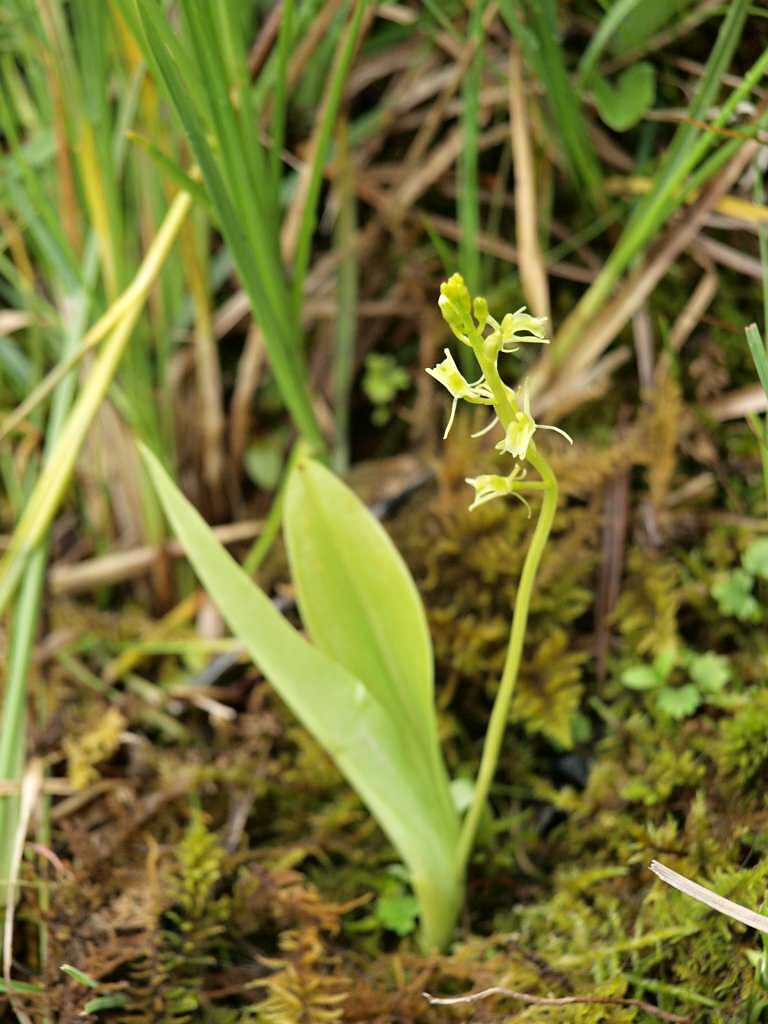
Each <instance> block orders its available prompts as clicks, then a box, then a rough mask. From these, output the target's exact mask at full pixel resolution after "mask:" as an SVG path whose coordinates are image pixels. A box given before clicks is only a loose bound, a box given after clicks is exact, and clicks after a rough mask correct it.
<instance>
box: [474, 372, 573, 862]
mask: <svg viewBox="0 0 768 1024" xmlns="http://www.w3.org/2000/svg"><path fill="white" fill-rule="evenodd" d="M486 378H487V379H488V382H489V384H491V381H490V379H489V378H488V375H487V374H486ZM491 387H493V385H492V384H491ZM527 460H528V462H530V464H531V465H532V466H533V468H534V469H535V470H536V471H537V472H538V473H539V475H540V476H541V479H542V482H543V483H544V484H545V490H544V498H543V501H542V504H541V510H540V512H539V518H538V521H537V523H536V529H535V531H534V534H533V537H532V539H531V545H530V547H529V548H528V554H527V555H526V556H525V563H524V564H523V571H522V574H521V576H520V585H519V586H518V589H517V597H516V598H515V610H514V614H513V616H512V629H511V630H510V634H509V646H508V648H507V657H506V661H505V663H504V671H503V672H502V676H501V683H500V684H499V691H498V693H497V694H496V700H495V702H494V705H493V711H492V712H491V720H490V722H489V724H488V731H487V733H486V735H485V744H484V746H483V754H482V758H481V759H480V769H479V771H478V773H477V781H476V782H475V791H474V794H473V796H472V803H471V805H470V808H469V810H468V811H467V815H466V817H465V818H464V822H463V824H462V828H461V835H460V836H459V845H458V849H457V870H458V874H459V876H460V877H463V876H464V873H465V872H466V868H467V862H468V860H469V855H470V853H471V852H472V846H473V845H474V841H475V836H476V834H477V827H478V824H479V822H480V816H481V814H482V812H483V808H484V807H485V802H486V799H487V797H488V791H489V789H490V787H491V783H492V781H493V777H494V775H495V774H496V766H497V764H498V761H499V752H500V750H501V744H502V740H503V738H504V731H505V729H506V725H507V720H508V718H509V705H510V702H511V700H512V695H513V693H514V690H515V683H516V681H517V673H518V669H519V667H520V658H521V656H522V652H523V641H524V640H525V627H526V624H527V622H528V610H529V608H530V604H531V594H532V592H533V585H534V582H535V580H536V573H537V571H538V568H539V563H540V562H541V556H542V554H543V553H544V548H545V547H546V543H547V540H548V538H549V534H550V531H551V529H552V523H553V521H554V518H555V511H556V509H557V480H556V479H555V475H554V473H553V472H552V470H551V468H550V466H549V463H548V462H547V460H546V459H545V458H544V456H543V455H541V453H540V452H539V451H538V450H537V449H536V446H535V444H534V443H533V442H531V444H530V446H529V448H528V454H527Z"/></svg>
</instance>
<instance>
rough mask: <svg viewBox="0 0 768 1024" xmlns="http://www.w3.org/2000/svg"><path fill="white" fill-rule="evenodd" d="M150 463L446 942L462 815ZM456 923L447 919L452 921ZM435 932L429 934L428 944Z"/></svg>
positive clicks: (455, 896)
mask: <svg viewBox="0 0 768 1024" xmlns="http://www.w3.org/2000/svg"><path fill="white" fill-rule="evenodd" d="M141 450H142V455H143V457H144V461H145V463H146V466H147V470H148V472H149V475H150V477H151V479H152V482H153V484H154V486H155V489H156V491H157V493H158V496H159V498H160V501H161V503H162V506H163V509H164V511H165V514H166V516H167V517H168V520H169V522H170V524H171V526H172V527H173V530H174V532H175V534H176V536H177V537H178V539H179V541H180V542H181V544H182V546H183V547H184V550H185V552H186V553H187V557H188V559H189V561H190V563H191V564H192V567H193V568H194V570H195V572H196V573H197V575H198V576H199V578H200V580H201V582H202V583H203V585H204V586H205V588H206V590H207V591H208V593H209V594H210V596H211V598H212V599H213V600H214V601H215V602H216V604H217V606H218V608H219V610H220V611H221V614H222V615H223V617H224V619H225V621H226V622H227V624H228V625H229V627H230V629H231V630H232V632H233V633H234V634H235V635H236V636H237V637H238V638H239V639H240V641H241V642H242V643H243V644H244V645H245V647H246V649H247V650H248V653H249V654H250V655H251V657H252V658H253V660H254V662H255V663H256V664H257V665H258V666H259V668H260V669H261V671H262V672H263V673H264V675H265V676H266V677H267V679H268V680H269V681H270V683H271V684H272V685H273V686H274V688H275V690H277V692H278V693H279V695H280V696H281V697H282V699H283V700H284V701H285V703H286V704H287V705H288V707H289V708H290V709H291V711H292V712H293V713H294V714H295V715H296V717H297V718H298V719H299V720H300V721H301V722H302V723H303V725H304V726H305V727H306V728H307V729H308V730H309V731H310V732H311V733H312V734H313V735H314V736H315V737H316V739H317V740H318V741H319V742H320V743H321V744H322V745H323V746H324V747H325V749H326V750H327V751H328V753H329V754H330V755H331V757H332V758H333V759H334V761H335V762H336V764H337V765H338V767H339V769H340V770H341V771H342V772H343V774H344V775H345V776H346V778H347V779H348V780H349V782H350V783H351V784H352V785H353V786H354V788H355V789H356V790H357V792H358V793H359V794H360V797H361V798H362V800H363V801H364V802H365V803H366V804H367V806H368V807H369V809H370V810H371V812H372V813H373V814H374V815H375V817H376V818H377V819H378V821H379V824H380V825H381V827H382V828H383V829H384V831H385V832H386V833H387V835H388V836H389V838H390V839H391V841H392V843H393V844H394V845H395V847H397V849H398V850H399V852H400V854H401V855H402V857H403V859H404V860H405V862H406V863H407V865H408V867H409V869H410V871H411V872H412V882H413V886H414V889H415V890H416V892H417V894H418V896H419V899H420V901H421V905H422V911H423V916H422V921H423V924H424V925H425V928H426V927H427V926H428V922H426V921H425V920H424V912H426V913H427V914H430V913H432V915H433V917H440V915H444V918H445V920H438V921H437V922H436V923H434V924H433V926H432V928H431V933H432V935H436V936H439V938H438V939H436V941H437V942H439V943H441V942H444V941H445V939H446V938H447V936H446V935H445V929H446V920H448V921H451V922H452V920H453V917H454V915H455V911H456V909H457V906H458V902H459V900H460V894H461V886H460V882H459V881H458V880H457V879H456V878H455V873H454V871H453V856H454V850H455V846H456V842H457V839H458V822H457V819H456V816H455V815H454V816H453V818H452V819H448V818H447V817H446V816H445V815H444V814H441V813H439V812H438V811H437V810H436V808H437V807H438V806H439V804H440V796H439V794H437V793H436V792H435V791H434V790H433V789H432V788H430V785H429V783H430V781H431V778H430V775H429V772H425V770H424V767H423V765H421V764H419V763H418V762H417V761H416V760H415V758H414V752H413V751H412V750H411V749H410V747H409V745H408V744H407V743H406V742H405V739H404V736H403V733H402V730H401V728H400V727H399V725H398V723H397V722H396V721H395V720H394V719H393V718H392V717H391V715H390V714H389V712H388V710H387V708H386V707H385V706H384V705H383V704H382V703H381V702H380V701H379V700H378V699H377V698H376V696H375V694H374V693H373V692H372V691H371V690H370V689H369V688H368V687H367V686H366V685H364V684H363V683H362V682H361V681H360V679H358V678H357V677H356V676H355V675H354V674H353V673H352V672H350V671H349V670H347V669H346V668H345V667H344V666H343V665H340V664H338V663H337V662H335V661H334V660H333V659H332V658H331V657H329V656H328V655H327V654H326V653H325V652H323V651H322V650H319V649H318V648H316V647H313V646H312V645H310V644H309V643H308V642H307V641H306V640H305V639H304V638H303V637H302V636H301V635H300V634H299V633H298V632H297V631H296V630H295V629H294V628H293V626H291V624H290V623H289V622H288V621H287V619H285V618H284V617H283V616H282V615H281V614H280V613H279V612H278V611H277V609H276V608H275V607H274V605H273V604H272V602H271V601H270V600H269V598H268V597H267V596H266V594H264V593H263V591H262V590H260V588H259V587H258V586H257V585H256V584H255V583H254V582H253V581H252V580H251V579H250V578H249V577H248V576H247V575H246V574H245V573H244V572H243V570H242V569H241V568H240V566H238V564H237V563H236V562H235V560H234V559H233V558H232V557H231V556H230V555H229V554H228V553H227V551H226V550H225V549H224V548H223V547H222V546H221V544H220V543H219V542H218V540H217V539H216V538H215V536H214V534H213V533H212V531H211V529H210V527H209V526H208V525H207V524H206V523H205V521H204V520H203V519H202V517H201V516H200V514H199V513H198V512H197V510H196V509H195V508H194V507H193V506H192V505H191V504H190V502H189V501H187V499H186V498H185V497H184V495H183V494H182V493H181V492H180V491H179V489H178V488H177V487H176V485H175V484H174V483H173V481H172V480H171V478H170V477H169V476H168V474H167V473H166V472H165V470H164V469H163V467H162V466H161V464H160V462H159V461H158V460H157V458H156V457H155V456H154V455H153V454H152V453H151V452H150V451H149V450H148V449H146V448H144V447H142V449H141ZM448 927H450V925H448ZM432 935H430V936H429V937H428V938H427V939H425V942H426V944H431V941H432Z"/></svg>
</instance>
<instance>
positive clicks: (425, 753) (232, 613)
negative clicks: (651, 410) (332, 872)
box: [143, 274, 570, 950]
mask: <svg viewBox="0 0 768 1024" xmlns="http://www.w3.org/2000/svg"><path fill="white" fill-rule="evenodd" d="M439 304H440V310H441V312H442V314H443V317H444V319H445V321H446V323H447V324H448V326H449V327H450V329H451V330H452V332H453V334H454V335H455V336H456V338H457V339H458V340H459V341H460V342H461V343H462V344H463V345H466V346H467V347H468V349H470V350H471V353H472V354H473V355H474V358H475V359H476V361H477V363H478V365H479V369H480V376H479V377H478V378H477V380H475V381H473V382H469V381H467V380H465V378H464V377H463V376H462V375H461V373H460V372H459V369H458V367H457V366H456V363H455V362H454V360H453V357H452V356H451V354H450V351H449V350H448V349H446V358H445V359H444V360H443V361H442V362H441V363H439V364H438V365H437V366H436V367H434V369H431V370H429V371H428V372H429V373H430V374H431V375H432V376H433V377H434V378H435V379H436V380H438V381H439V382H440V383H441V384H443V385H444V386H445V387H446V388H447V389H448V391H449V392H450V394H451V396H452V398H453V411H452V412H451V416H450V420H449V424H448V426H449V429H450V426H451V424H452V423H453V419H454V413H455V411H456V406H457V404H458V402H459V400H460V399H463V400H465V401H468V402H470V403H472V404H475V405H483V406H487V407H488V409H489V411H490V412H491V414H492V419H491V422H490V424H489V426H488V428H487V429H494V428H497V429H498V430H499V432H500V434H501V440H500V441H499V442H498V444H497V446H496V447H497V448H498V450H499V451H500V452H502V453H504V454H506V455H507V456H508V457H509V458H510V459H511V460H512V462H511V466H510V471H509V473H508V474H507V475H506V476H497V475H483V476H478V477H474V478H471V479H470V480H469V481H468V483H469V484H470V485H471V486H472V487H474V490H475V498H474V501H473V503H472V505H471V506H470V507H471V508H476V507H477V506H479V505H482V504H484V503H485V502H487V501H491V500H494V499H497V498H502V497H504V496H506V495H511V496H512V497H515V498H518V499H519V500H521V501H522V502H523V503H524V504H526V506H527V507H528V508H529V514H530V506H528V502H527V496H532V495H538V496H540V497H541V499H542V501H541V505H540V511H539V515H538V520H537V523H536V527H535V529H534V531H533V535H532V538H531V543H530V546H529V549H528V552H527V555H526V559H525V563H524V565H523V570H522V575H521V578H520V583H519V586H518V590H517V598H516V602H515V609H514V614H513V619H512V628H511V632H510V640H509V648H508V651H507V657H506V662H505V666H504V670H503V673H502V678H501V682H500V684H499V690H498V693H497V697H496V700H495V703H494V706H493V711H492V714H491V718H490V722H489V726H488V730H487V734H486V738H485V744H484V747H483V753H482V757H481V762H480V769H479V772H478V776H477V779H476V781H475V784H474V787H473V788H472V790H471V794H470V796H469V801H468V806H467V809H466V813H465V814H464V815H463V817H462V814H461V811H460V810H459V808H458V807H457V802H456V800H455V799H454V792H453V790H452V788H451V785H450V783H449V779H448V773H447V771H446V766H445V762H444V760H443V756H442V752H441V749H440V743H439V739H438V723H437V714H436V711H435V702H434V693H433V691H434V683H433V654H432V644H431V640H430V636H429V632H428V629H427V620H426V615H425V612H424V608H423V606H422V603H421V599H420V597H419V594H418V592H417V590H416V586H415V584H414V582H413V579H412V578H411V576H410V574H409V572H408V570H407V568H406V566H405V563H404V562H403V560H402V558H401V557H400V555H399V554H398V552H397V550H396V549H395V547H394V545H393V544H392V542H391V540H390V539H389V537H388V536H387V534H386V533H385V531H384V530H383V528H382V527H381V525H380V524H379V523H378V521H377V520H376V519H375V518H374V517H373V516H372V515H371V513H370V512H369V511H368V509H367V508H366V507H365V506H364V505H363V504H362V502H361V501H360V500H359V499H358V498H357V497H356V495H355V494H353V492H352V491H351V490H350V489H349V488H348V487H346V486H345V485H344V484H343V483H341V481H340V480H338V479H337V478H336V477H335V476H334V475H333V474H332V473H331V472H330V471H329V470H328V469H326V468H325V466H323V465H321V464H320V463H319V462H317V461H315V460H314V459H312V458H309V457H308V456H302V457H300V458H298V459H297V460H296V462H295V464H294V466H293V469H292V470H291V473H290V477H289V480H288V484H287V488H286V492H285V505H284V513H283V530H284V535H285V542H286V548H287V552H288V560H289V563H290V567H291V575H292V578H293V581H294V584H295V588H296V596H297V601H298V605H299V610H300V612H301V618H302V622H303V624H304V627H305V629H306V631H307V633H308V634H309V636H310V637H311V640H312V643H309V642H308V641H307V640H305V638H304V637H303V636H302V635H301V634H300V633H299V632H298V631H297V630H296V629H294V627H293V626H292V625H291V624H290V623H289V622H288V620H287V619H285V618H284V617H283V616H282V615H281V614H280V613H279V612H278V611H277V609H276V608H275V606H274V604H273V603H272V602H271V601H270V600H269V598H268V597H267V595H266V594H264V593H263V591H262V590H260V589H259V587H258V586H256V584H255V583H254V582H253V581H252V580H251V579H250V578H249V577H248V576H247V575H246V574H245V572H244V571H243V570H242V569H241V568H240V567H239V566H238V565H237V563H236V562H235V561H234V560H233V559H232V558H231V557H230V556H229V554H227V552H226V551H225V550H224V548H223V547H222V546H221V544H220V543H219V542H218V541H217V540H216V538H215V536H214V535H213V533H212V531H211V529H210V527H208V526H207V525H206V523H205V522H204V521H203V519H202V518H201V517H200V515H199V514H198V512H197V511H196V510H195V509H194V508H193V506H192V505H191V504H190V503H189V502H188V501H187V500H186V498H184V496H183V495H182V494H181V492H180V491H179V490H178V488H177V487H176V486H175V484H174V483H173V481H172V480H171V479H170V477H169V476H168V474H167V473H166V472H165V470H164V469H163V467H162V466H161V465H160V463H159V462H158V460H157V458H156V457H155V456H154V455H152V454H151V453H150V452H149V451H148V450H146V449H144V450H143V455H144V459H145V462H146V465H147V468H148V471H149V474H150V476H151V478H152V481H153V483H154V486H155V488H156V490H157V493H158V495H159V497H160V500H161V502H162V505H163V508H164V510H165V513H166V516H167V517H168V520H169V521H170V523H171V525H172V527H173V529H174V530H175V533H176V535H177V537H178V538H179V540H180V541H181V543H182V545H183V546H184V549H185V551H186V552H187V556H188V558H189V560H190V562H191V563H192V566H193V567H194V569H195V571H196V573H197V574H198V576H199V577H200V579H201V581H202V582H203V583H204V585H205V587H206V588H207V590H208V592H209V594H210V595H211V597H212V598H213V600H214V601H215V602H216V603H217V605H218V607H219V609H220V611H221V613H222V615H223V616H224V618H225V620H226V621H227V623H228V625H229V627H230V629H231V630H232V632H233V633H234V634H235V635H236V636H237V637H238V638H239V639H240V640H241V641H242V643H243V644H244V645H245V647H246V649H247V650H248V652H249V653H250V655H251V656H252V658H253V660H254V661H255V662H256V664H257V665H258V666H259V667H260V669H261V670H262V672H263V673H264V675H265V676H266V677H267V679H269V681H270V682H271V683H272V685H273V686H274V688H275V689H276V690H277V692H278V693H279V695H280V696H281V697H282V699H283V700H284V701H285V703H286V704H287V705H288V706H289V708H290V709H291V710H292V711H293V713H294V714H295V715H296V717H297V718H298V719H299V720H300V721H301V722H302V723H303V724H304V726H305V727H306V728H307V729H308V730H309V731H310V732H311V733H312V734H313V735H314V736H315V738H316V739H317V740H318V741H319V742H320V743H321V744H322V745H323V746H324V747H325V749H326V750H327V751H328V752H329V754H330V755H331V756H332V757H333V758H334V760H335V762H336V764H337V765H338V767H339V769H340V770H341V772H342V773H343V774H344V775H345V776H346V778H347V779H348V780H349V782H350V783H351V784H352V785H353V786H354V787H355V789H356V790H357V792H358V794H359V795H360V797H361V799H362V800H363V801H364V802H365V803H366V804H367V806H368V808H369V809H370V810H371V812H372V813H373V814H374V815H375V817H376V818H377V819H378V821H379V824H380V825H381V827H382V828H383V829H384V831H385V832H386V834H387V835H388V836H389V838H390V840H391V842H392V844H393V845H394V846H395V847H396V848H397V850H398V851H399V853H400V856H401V857H402V859H403V861H404V863H405V865H406V868H407V870H408V878H409V882H410V884H411V886H412V888H413V892H414V893H415V897H416V900H417V901H418V908H419V915H420V919H421V922H420V923H421V931H420V941H421V945H422V947H423V948H424V949H427V950H430V949H434V948H442V947H444V946H445V945H446V944H447V942H448V941H449V939H450V937H451V934H452V932H453V928H454V924H455V921H456V916H457V914H458V911H459V908H460V906H461V903H462V901H463V898H464V879H465V875H466V868H467V862H468V860H469V856H470V853H471V851H472V847H473V845H474V841H475V837H476V834H477V829H478V826H479V824H480V821H481V819H482V817H483V813H484V810H485V805H486V800H487V796H488V791H489V788H490V785H491V782H492V780H493V776H494V774H495V770H496V765H497V762H498V758H499V751H500V749H501V742H502V738H503V735H504V730H505V728H506V724H507V721H508V720H509V704H510V700H511V697H512V693H513V690H514V686H515V680H516V678H517V672H518V667H519V664H520V658H521V654H522V648H523V640H524V637H525V627H526V622H527V617H528V607H529V604H530V599H531V593H532V589H533V585H534V580H535V576H536V571H537V568H538V564H539V561H540V559H541V555H542V553H543V550H544V546H545V544H546V541H547V538H548V536H549V532H550V529H551V526H552V522H553V519H554V515H555V509H556V506H557V483H556V480H555V477H554V474H553V473H552V470H551V469H550V467H549V464H548V462H547V461H546V459H545V458H544V456H543V455H542V454H541V453H540V452H539V451H538V449H537V447H536V443H535V441H534V434H535V433H536V431H537V429H541V428H540V426H539V425H538V424H537V423H536V422H535V420H534V418H533V416H532V414H531V407H530V399H529V396H528V391H527V388H526V386H525V384H523V385H522V387H519V388H512V387H509V386H508V385H507V384H505V383H504V382H503V380H502V378H501V375H500V373H499V367H498V364H499V359H500V357H501V356H502V355H505V354H506V353H509V352H514V351H516V350H517V348H518V347H519V345H520V344H521V343H523V342H536V343H543V342H545V338H544V332H543V321H542V320H539V319H536V318H534V317H531V316H529V315H528V314H527V313H526V312H525V310H524V309H519V310H518V311H517V312H516V313H509V314H507V315H506V316H505V317H504V318H503V319H502V320H501V322H499V321H497V320H495V319H494V318H493V317H492V316H491V315H490V313H489V311H488V304H487V302H486V301H485V299H482V298H476V299H474V301H473V300H472V299H471V297H470V295H469V292H468V290H467V287H466V285H465V284H464V281H463V279H462V278H461V277H460V276H459V275H458V274H454V276H453V277H452V278H451V279H450V280H449V281H446V282H445V283H444V284H443V285H442V287H441V289H440V300H439ZM544 429H551V430H558V428H556V427H550V428H544ZM446 433H447V432H446ZM560 433H562V431H560ZM566 436H567V435H566ZM569 440H570V439H569ZM529 469H532V470H533V471H534V472H535V473H536V474H537V478H536V479H533V480H531V479H528V477H527V473H528V470H529ZM464 789H465V790H466V787H464ZM465 795H466V793H465ZM403 896H404V893H399V894H398V898H397V899H396V900H395V902H394V903H393V902H392V901H390V902H389V903H387V902H386V901H385V902H384V903H383V904H380V905H379V907H378V912H379V916H380V917H381V915H382V914H383V915H384V917H385V919H386V920H387V921H389V926H390V927H394V928H395V930H399V931H401V932H402V931H403V930H404V929H406V928H410V927H411V924H412V911H413V909H414V904H413V903H407V902H404V901H403V898H402V897H403Z"/></svg>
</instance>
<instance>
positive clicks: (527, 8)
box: [499, 0, 604, 206]
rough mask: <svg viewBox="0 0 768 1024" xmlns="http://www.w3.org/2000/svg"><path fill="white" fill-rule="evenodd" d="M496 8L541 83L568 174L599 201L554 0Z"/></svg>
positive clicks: (516, 1) (502, 1) (506, 2)
mask: <svg viewBox="0 0 768 1024" xmlns="http://www.w3.org/2000/svg"><path fill="white" fill-rule="evenodd" d="M499 10H500V11H501V13H502V16H503V18H504V21H505V22H506V23H507V27H508V28H509V31H510V32H511V33H512V34H513V35H514V36H516V37H517V39H518V41H519V43H520V46H521V48H522V51H523V55H524V57H525V60H526V63H528V64H529V65H530V66H531V68H532V69H533V71H534V73H535V74H536V75H537V76H538V78H539V79H540V81H541V83H542V85H543V86H544V91H545V93H546V96H547V104H548V107H549V110H550V113H551V115H552V117H553V119H554V122H555V124H556V126H557V129H558V134H559V137H560V138H561V139H562V143H563V155H564V157H565V159H566V161H567V164H568V166H569V168H570V171H571V174H572V175H573V177H574V178H575V179H576V181H579V182H581V184H582V185H583V186H584V188H585V189H586V193H587V195H588V196H589V198H590V200H591V201H592V203H593V204H595V205H598V206H600V205H602V204H603V201H604V197H603V184H602V173H601V171H600V165H599V163H598V161H597V157H596V155H595V150H594V147H593V145H592V142H591V140H590V137H589V132H588V131H587V126H586V121H585V119H584V113H583V111H582V108H581V103H580V102H579V97H578V93H577V91H576V90H575V89H574V87H573V85H572V84H571V80H570V78H569V75H568V70H567V68H566V64H565V58H564V56H563V50H562V47H561V46H560V43H559V40H560V28H559V25H558V19H557V10H556V7H555V3H554V0H526V2H523V0H499Z"/></svg>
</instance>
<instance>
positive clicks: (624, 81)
mask: <svg viewBox="0 0 768 1024" xmlns="http://www.w3.org/2000/svg"><path fill="white" fill-rule="evenodd" d="M589 86H590V89H591V90H592V95H593V97H594V100H595V105H596V107H597V111H598V113H599V114H600V117H601V118H602V120H603V121H604V122H605V123H606V124H607V125H608V127H609V128H613V130H614V131H615V132H625V131H628V130H629V129H630V128H633V127H634V126H635V125H636V124H637V123H638V121H640V120H642V118H643V117H645V115H646V114H647V113H648V111H649V110H650V109H651V107H652V106H653V101H654V100H655V99H656V71H655V69H654V67H653V65H652V64H649V63H648V62H647V61H641V62H640V63H638V64H633V65H632V66H631V67H628V68H627V69H626V71H623V72H622V73H621V74H620V75H619V76H618V78H616V79H615V80H614V81H612V82H609V81H608V79H607V78H603V77H602V76H601V75H595V76H594V78H593V79H592V80H591V81H590V83H589Z"/></svg>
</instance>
